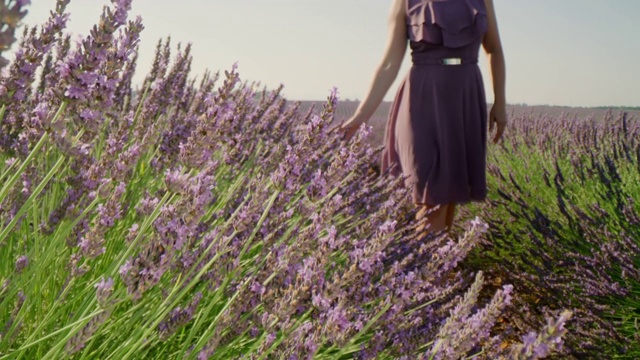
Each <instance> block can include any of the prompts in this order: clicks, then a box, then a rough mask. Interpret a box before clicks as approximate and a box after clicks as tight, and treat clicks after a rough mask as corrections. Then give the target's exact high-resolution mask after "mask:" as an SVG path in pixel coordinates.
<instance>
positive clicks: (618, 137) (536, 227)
mask: <svg viewBox="0 0 640 360" xmlns="http://www.w3.org/2000/svg"><path fill="white" fill-rule="evenodd" d="M639 135H640V123H639V122H638V120H637V119H633V118H630V117H629V116H628V115H627V114H626V113H620V115H619V116H618V117H615V116H614V114H613V113H609V114H608V115H607V117H606V118H604V119H595V118H586V119H578V118H571V117H568V116H565V117H561V118H550V117H539V118H532V117H530V116H525V117H522V118H516V119H514V121H513V125H512V127H511V131H510V135H509V138H508V140H507V141H506V142H505V144H504V145H503V148H502V149H500V150H499V151H496V152H494V154H493V163H494V165H493V166H492V167H491V169H490V174H491V176H490V179H491V183H492V188H493V189H495V190H494V192H493V194H492V201H491V202H490V203H489V204H488V205H487V206H485V207H484V208H483V209H481V210H479V211H483V212H484V216H485V219H487V221H488V223H489V225H490V230H489V236H488V239H487V240H488V242H487V243H485V245H483V246H481V247H479V248H478V251H477V253H474V254H473V255H472V256H471V261H470V265H469V266H470V268H482V269H484V270H485V271H487V272H492V273H494V277H496V278H498V279H499V280H500V281H507V282H509V283H512V284H514V286H515V287H516V289H521V292H520V293H521V294H523V295H524V294H528V295H527V296H526V297H516V299H515V303H517V304H518V306H519V307H521V308H523V309H527V311H522V312H519V313H517V314H515V315H516V317H515V319H514V321H513V322H514V324H516V325H517V327H518V328H520V331H527V330H526V329H527V328H528V327H531V326H534V327H535V326H540V325H542V324H543V323H544V322H545V320H544V317H545V315H546V314H547V313H553V312H556V311H558V310H560V309H572V310H573V313H574V320H573V321H572V323H571V325H570V326H569V327H568V329H569V330H570V331H569V332H568V333H567V336H566V337H565V342H566V349H567V351H568V353H569V354H570V355H567V356H571V358H577V359H584V358H597V359H606V358H614V357H615V358H629V359H635V358H637V357H638V354H640V348H639V347H638V344H639V343H638V339H639V336H640V331H639V330H638V327H637V322H638V311H639V310H638V309H640V307H639V306H638V304H639V302H638V294H639V292H638V289H639V288H640V286H639V285H640V258H639V256H638V254H639V253H640V252H639V248H638V246H639V244H640V232H639V229H640V228H639V227H638V224H640V222H639V221H638V220H639V219H640V216H639V214H640V207H639V206H638V201H639V200H640V188H639V187H638V184H639V183H640V182H639V180H640V143H638V139H639V138H640V137H639ZM476 210H477V209H476ZM491 268H493V270H489V269H491Z"/></svg>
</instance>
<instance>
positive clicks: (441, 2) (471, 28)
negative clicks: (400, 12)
mask: <svg viewBox="0 0 640 360" xmlns="http://www.w3.org/2000/svg"><path fill="white" fill-rule="evenodd" d="M486 31H487V12H486V9H485V6H484V0H407V34H408V37H409V40H411V41H412V42H420V41H423V42H427V43H430V44H436V45H442V46H444V47H447V48H459V47H463V46H466V45H469V44H471V43H473V42H475V41H476V40H478V38H479V37H482V36H483V35H484V33H485V32H486Z"/></svg>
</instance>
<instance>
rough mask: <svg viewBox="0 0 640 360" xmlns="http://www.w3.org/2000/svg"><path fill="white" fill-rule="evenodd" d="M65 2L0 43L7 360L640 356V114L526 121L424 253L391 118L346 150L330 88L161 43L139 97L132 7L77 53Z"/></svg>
mask: <svg viewBox="0 0 640 360" xmlns="http://www.w3.org/2000/svg"><path fill="white" fill-rule="evenodd" d="M69 1H70V0H58V2H57V6H56V8H55V9H52V10H53V11H52V13H51V17H50V19H49V20H48V22H47V23H45V24H42V26H39V27H36V28H34V29H18V30H19V31H23V30H24V34H23V35H22V36H17V35H16V36H15V37H16V38H18V40H17V41H15V43H14V42H13V41H11V40H13V39H12V37H11V36H4V37H0V39H1V40H2V43H1V44H0V45H2V47H1V48H0V49H1V50H3V51H4V50H5V49H7V48H8V47H9V46H11V45H12V46H13V49H14V50H15V58H14V59H13V60H12V61H10V62H8V61H7V62H3V63H2V64H1V65H2V76H1V77H0V359H1V360H4V359H28V360H31V359H198V360H200V359H543V358H547V359H637V358H640V345H639V343H640V341H639V340H640V329H638V321H639V320H640V258H639V254H640V252H639V248H638V247H639V246H640V120H638V114H637V112H633V111H631V112H624V111H618V110H615V111H607V110H602V112H600V111H601V110H597V111H596V112H593V113H589V114H575V115H573V114H570V113H567V114H552V113H545V112H536V111H529V110H530V109H524V110H522V111H521V109H520V108H519V107H513V108H512V116H511V119H510V120H511V124H510V127H509V130H508V133H507V134H506V137H505V140H504V142H503V143H501V144H500V145H495V146H492V147H491V148H490V153H489V168H488V175H489V184H490V198H489V200H487V201H486V202H484V203H478V204H474V205H469V206H466V207H465V208H464V209H463V211H461V212H460V213H459V214H458V219H457V220H458V221H457V223H458V224H459V225H458V227H456V228H455V229H454V231H453V232H452V234H451V235H443V234H434V235H429V236H425V235H420V232H418V231H416V227H418V226H420V225H422V224H421V221H416V220H415V213H416V210H417V209H415V208H414V207H413V205H412V204H411V199H410V196H409V192H408V191H407V189H405V188H404V186H403V181H402V179H401V178H392V177H390V176H389V175H388V174H380V172H379V168H378V166H377V165H378V159H379V156H380V151H381V148H380V145H381V138H382V135H383V127H384V121H385V119H386V112H387V111H388V103H387V104H385V105H383V106H381V108H380V109H379V110H378V113H377V114H376V116H375V118H374V119H373V121H372V123H371V126H367V127H362V128H361V129H360V132H359V133H358V134H357V135H356V136H355V137H354V138H353V139H352V140H350V141H348V142H345V141H343V140H342V139H341V137H340V135H339V134H337V133H335V132H332V131H330V130H331V129H332V127H333V126H335V125H336V124H337V123H338V122H339V121H341V120H342V119H344V118H345V117H348V116H349V115H350V114H351V113H352V112H353V111H354V110H355V106H357V103H355V102H349V101H342V100H340V99H339V92H337V91H336V90H335V89H334V90H333V91H328V92H327V95H328V96H327V99H326V101H322V102H307V101H305V102H296V101H291V100H288V99H285V98H284V97H283V96H281V90H282V89H275V90H273V91H263V92H258V93H256V92H255V90H254V89H256V88H258V86H255V85H256V84H254V83H252V82H251V79H244V78H242V75H241V74H242V69H238V68H237V67H235V66H234V67H232V68H230V69H223V70H220V71H219V72H215V73H207V74H192V73H191V72H190V64H191V62H192V56H191V49H190V46H188V45H187V46H184V45H182V46H180V45H176V44H172V43H170V42H169V41H168V40H161V41H159V42H158V45H157V51H156V57H155V60H154V62H153V66H152V69H151V71H150V72H149V73H148V74H147V75H146V79H145V81H144V83H143V84H142V85H141V86H135V85H134V84H133V81H132V78H133V75H134V73H135V72H136V67H137V46H138V44H139V36H140V33H141V32H142V31H143V29H144V24H143V23H142V21H141V20H140V19H130V16H129V10H130V7H131V0H113V1H112V4H111V5H110V7H107V8H105V10H104V12H103V13H102V15H101V16H100V15H99V14H96V16H97V17H98V16H100V17H99V19H98V21H97V22H96V26H95V28H94V29H93V30H92V31H91V33H90V34H88V35H86V36H85V37H84V38H83V41H82V42H81V43H80V44H77V45H75V44H74V43H73V42H72V41H71V40H70V36H69V35H68V34H67V33H66V31H65V27H66V24H67V22H68V21H69V14H68V13H67V10H66V6H67V5H68V3H69ZM27 3H28V2H27V1H15V0H5V1H4V2H3V5H4V7H2V8H1V9H2V14H3V16H5V17H6V18H9V19H13V20H12V21H6V22H5V25H3V27H2V28H0V31H2V32H3V34H11V33H12V32H14V29H15V26H16V25H17V24H18V23H19V21H18V20H19V19H20V18H21V17H22V16H24V13H23V11H24V9H25V8H26V6H27ZM16 34H17V31H16ZM312 105H314V106H312ZM385 106H387V107H386V108H385ZM594 111H595V110H594ZM422 221H423V220H422Z"/></svg>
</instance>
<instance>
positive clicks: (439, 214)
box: [416, 204, 449, 235]
mask: <svg viewBox="0 0 640 360" xmlns="http://www.w3.org/2000/svg"><path fill="white" fill-rule="evenodd" d="M419 206H421V208H420V210H418V212H417V213H416V220H419V219H421V218H422V217H425V216H426V217H427V225H428V226H429V228H428V229H425V228H424V227H418V228H416V231H418V232H422V231H423V230H426V231H425V235H426V233H428V232H439V231H443V230H446V229H447V214H448V208H449V206H448V205H446V204H443V205H440V206H439V207H438V208H437V209H434V208H435V207H436V206H428V205H419ZM432 209H434V210H433V211H432ZM429 211H431V213H429V214H427V212H429Z"/></svg>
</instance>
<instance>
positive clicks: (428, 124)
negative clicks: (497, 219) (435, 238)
mask: <svg viewBox="0 0 640 360" xmlns="http://www.w3.org/2000/svg"><path fill="white" fill-rule="evenodd" d="M406 3H407V9H406V10H407V17H406V18H407V34H408V41H409V43H410V47H411V57H412V63H413V65H412V67H411V69H410V70H409V72H408V73H407V75H406V76H405V78H404V79H403V81H402V83H401V85H400V87H399V89H398V91H397V93H396V96H395V99H394V102H393V105H392V107H391V111H390V113H389V118H388V120H387V124H386V129H385V137H384V145H385V149H384V152H383V154H382V159H381V169H382V171H383V172H386V171H390V172H391V173H392V174H393V175H396V176H398V175H401V174H403V175H404V176H406V185H407V186H409V187H411V188H412V189H413V201H414V202H415V203H419V204H427V205H438V204H449V203H467V202H470V201H482V200H484V199H485V198H486V195H487V185H486V143H487V107H486V99H485V92H484V84H483V79H482V75H481V73H480V69H479V67H478V64H477V59H478V53H479V49H480V45H481V43H482V39H483V36H484V34H485V32H486V30H487V19H486V10H485V8H484V2H483V0H438V1H423V0H407V1H406ZM445 58H460V59H462V64H460V65H446V64H442V63H441V60H442V59H445ZM393 165H396V166H393Z"/></svg>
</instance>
